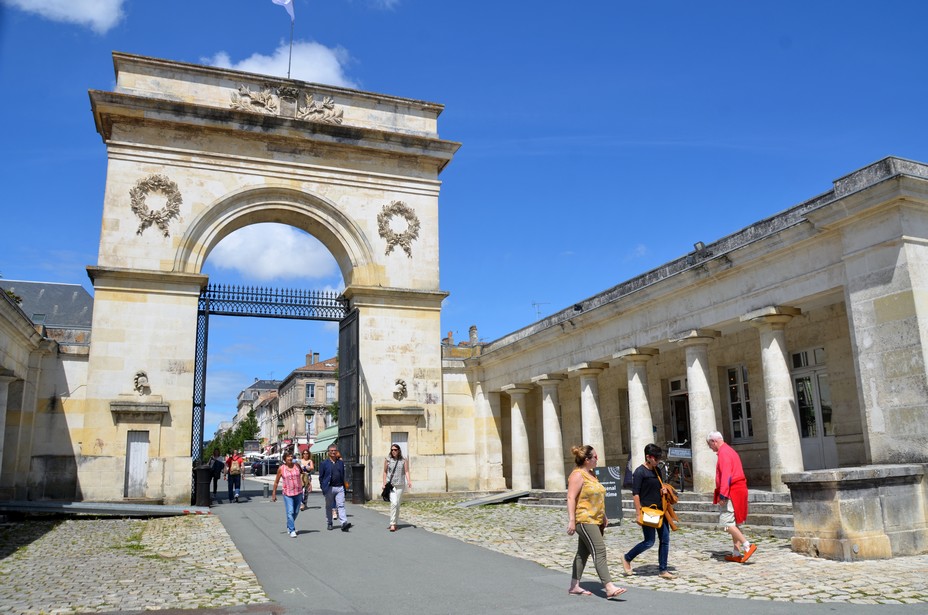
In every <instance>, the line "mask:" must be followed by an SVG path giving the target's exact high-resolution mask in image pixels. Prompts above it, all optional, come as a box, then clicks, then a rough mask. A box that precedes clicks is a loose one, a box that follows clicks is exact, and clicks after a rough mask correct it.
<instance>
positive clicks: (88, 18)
mask: <svg viewBox="0 0 928 615" xmlns="http://www.w3.org/2000/svg"><path fill="white" fill-rule="evenodd" d="M124 3H125V0H3V4H6V5H9V6H12V7H15V8H18V9H20V10H22V11H26V12H27V13H35V14H36V15H40V16H42V17H44V18H46V19H50V20H52V21H63V22H65V23H75V24H79V25H82V26H87V27H89V28H91V29H92V30H94V31H95V32H97V33H98V34H104V33H106V32H107V31H108V30H109V29H110V28H112V27H113V26H115V25H116V24H118V23H119V20H120V19H122V17H123V11H122V5H123V4H124Z"/></svg>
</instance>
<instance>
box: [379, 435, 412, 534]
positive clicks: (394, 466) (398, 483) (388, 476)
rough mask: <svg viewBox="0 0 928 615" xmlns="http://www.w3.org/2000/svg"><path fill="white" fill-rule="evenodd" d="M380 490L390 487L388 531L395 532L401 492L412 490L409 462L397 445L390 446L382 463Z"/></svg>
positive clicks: (401, 497)
mask: <svg viewBox="0 0 928 615" xmlns="http://www.w3.org/2000/svg"><path fill="white" fill-rule="evenodd" d="M382 480H383V485H382V487H381V489H382V490H384V489H386V488H387V485H390V528H389V529H390V531H391V532H395V531H396V524H397V522H398V521H399V519H400V502H402V501H403V492H404V491H406V489H407V488H409V489H411V488H412V481H411V480H409V462H408V461H407V460H406V459H405V458H404V457H403V451H402V450H400V445H399V444H396V443H394V444H392V445H390V454H389V455H387V458H386V459H384V461H383V479H382Z"/></svg>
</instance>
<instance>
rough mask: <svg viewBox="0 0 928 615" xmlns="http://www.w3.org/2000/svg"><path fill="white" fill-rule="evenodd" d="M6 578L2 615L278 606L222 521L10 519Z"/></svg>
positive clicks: (5, 536)
mask: <svg viewBox="0 0 928 615" xmlns="http://www.w3.org/2000/svg"><path fill="white" fill-rule="evenodd" d="M230 569H231V570H232V571H234V575H230ZM0 579H2V581H0V613H13V614H23V615H39V614H43V615H44V614H49V615H55V614H59V613H100V612H107V611H116V610H120V611H133V610H157V609H197V608H209V607H233V606H239V605H248V604H259V603H265V602H269V598H268V597H267V595H266V594H265V593H264V590H263V589H261V586H260V584H259V583H258V579H257V578H256V577H255V575H254V573H253V572H252V571H251V568H250V567H249V566H248V564H247V563H245V560H244V559H243V558H242V555H241V554H240V553H239V552H238V550H237V549H236V548H235V545H234V544H233V542H232V539H231V538H230V537H229V535H228V533H227V532H226V530H225V528H224V527H223V526H222V523H221V522H220V521H219V519H218V518H217V517H213V516H202V515H190V516H183V517H165V518H156V519H147V520H141V519H100V518H76V519H67V520H42V521H25V522H14V523H5V524H2V525H0Z"/></svg>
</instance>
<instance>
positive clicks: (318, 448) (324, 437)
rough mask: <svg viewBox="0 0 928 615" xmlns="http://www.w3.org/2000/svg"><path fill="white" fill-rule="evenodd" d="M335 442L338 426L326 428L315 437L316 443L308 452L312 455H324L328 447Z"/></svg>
mask: <svg viewBox="0 0 928 615" xmlns="http://www.w3.org/2000/svg"><path fill="white" fill-rule="evenodd" d="M336 440H338V425H332V426H331V427H326V428H325V429H323V430H322V431H320V432H319V435H317V436H316V441H315V442H313V445H312V446H311V447H309V452H310V453H312V454H313V455H315V454H317V453H324V452H325V451H326V450H327V449H328V448H329V445H330V444H332V443H333V442H335V441H336Z"/></svg>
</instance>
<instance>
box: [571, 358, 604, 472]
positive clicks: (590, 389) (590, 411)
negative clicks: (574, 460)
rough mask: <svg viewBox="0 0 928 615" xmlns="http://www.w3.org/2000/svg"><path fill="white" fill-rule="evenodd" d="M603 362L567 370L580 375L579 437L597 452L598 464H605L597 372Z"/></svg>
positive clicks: (602, 365)
mask: <svg viewBox="0 0 928 615" xmlns="http://www.w3.org/2000/svg"><path fill="white" fill-rule="evenodd" d="M606 367H607V365H606V364H605V363H597V362H589V363H580V364H579V365H574V366H573V367H571V368H570V369H569V370H567V372H568V373H569V374H571V375H577V376H580V437H581V440H582V442H581V444H589V445H590V446H592V447H593V448H594V449H596V452H597V453H599V465H600V466H605V465H606V442H605V439H604V438H603V421H602V419H601V418H600V416H599V381H598V378H599V374H601V373H602V371H603V370H604V369H606Z"/></svg>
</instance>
